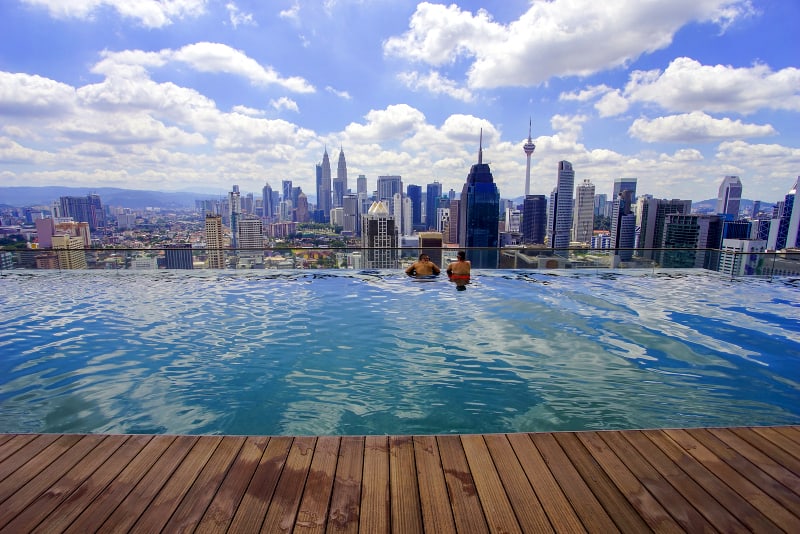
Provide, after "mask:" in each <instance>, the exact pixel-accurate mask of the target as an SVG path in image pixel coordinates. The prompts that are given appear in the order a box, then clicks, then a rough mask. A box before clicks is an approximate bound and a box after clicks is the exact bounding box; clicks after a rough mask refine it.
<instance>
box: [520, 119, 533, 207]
mask: <svg viewBox="0 0 800 534" xmlns="http://www.w3.org/2000/svg"><path fill="white" fill-rule="evenodd" d="M531 123H532V121H531V119H528V142H527V143H525V144H524V145H522V150H524V151H525V155H526V156H527V158H528V164H527V165H526V166H525V196H526V197H527V196H528V195H530V194H531V156H532V155H533V151H534V150H536V145H534V144H533V140H532V139H531Z"/></svg>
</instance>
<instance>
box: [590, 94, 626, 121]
mask: <svg viewBox="0 0 800 534" xmlns="http://www.w3.org/2000/svg"><path fill="white" fill-rule="evenodd" d="M629 105H630V104H629V103H628V100H627V99H626V98H625V97H624V96H622V94H621V93H620V91H619V90H615V91H609V92H608V93H606V94H604V95H603V96H602V98H600V100H598V101H597V103H596V104H595V105H594V107H595V109H596V110H597V111H598V113H599V114H600V116H601V117H614V116H616V115H619V114H620V113H625V112H626V111H628V107H629Z"/></svg>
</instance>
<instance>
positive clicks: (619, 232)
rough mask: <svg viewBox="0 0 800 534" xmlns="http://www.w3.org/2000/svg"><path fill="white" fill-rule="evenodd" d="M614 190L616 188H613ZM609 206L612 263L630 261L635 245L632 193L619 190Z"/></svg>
mask: <svg viewBox="0 0 800 534" xmlns="http://www.w3.org/2000/svg"><path fill="white" fill-rule="evenodd" d="M615 189H616V188H615ZM619 191H620V192H619V194H618V196H617V198H616V199H615V200H614V202H613V204H612V206H611V248H613V249H614V263H613V264H612V266H616V263H617V262H618V261H630V260H631V258H633V247H634V245H635V244H636V214H635V213H633V210H632V206H633V204H632V198H633V194H634V192H633V191H631V190H630V189H620V190H619Z"/></svg>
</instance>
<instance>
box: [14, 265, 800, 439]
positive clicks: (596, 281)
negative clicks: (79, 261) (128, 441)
mask: <svg viewBox="0 0 800 534" xmlns="http://www.w3.org/2000/svg"><path fill="white" fill-rule="evenodd" d="M0 308H2V316H1V317H0V432H107V433H180V434H269V435H275V434H283V435H298V434H420V433H425V434H428V433H451V432H460V433H472V432H513V431H546V430H581V429H624V428H657V427H692V426H730V425H771V424H798V423H800V281H798V280H791V279H785V278H784V279H775V280H772V281H769V280H763V279H737V280H730V279H728V278H725V277H720V276H718V275H717V274H716V273H708V272H703V271H685V272H668V273H653V272H647V273H644V272H635V271H613V272H605V273H596V272H593V273H580V272H573V271H561V272H553V273H543V272H541V271H487V272H481V273H478V276H476V277H475V279H474V280H473V283H471V284H470V285H469V286H468V290H467V291H461V292H459V291H456V290H455V287H454V286H453V285H451V284H450V283H449V282H448V281H447V280H446V279H444V278H443V279H441V280H437V281H434V282H428V283H415V282H412V281H410V280H409V279H408V278H406V277H405V276H403V275H402V274H401V273H400V272H399V271H385V272H361V273H356V272H353V271H349V272H348V271H299V272H275V271H273V272H270V271H256V272H254V271H250V272H232V271H231V272H222V271H217V272H215V271H183V272H179V271H160V272H152V271H151V272H136V271H108V272H98V271H73V272H61V273H59V272H55V271H51V272H46V271H11V272H9V271H6V272H4V273H0Z"/></svg>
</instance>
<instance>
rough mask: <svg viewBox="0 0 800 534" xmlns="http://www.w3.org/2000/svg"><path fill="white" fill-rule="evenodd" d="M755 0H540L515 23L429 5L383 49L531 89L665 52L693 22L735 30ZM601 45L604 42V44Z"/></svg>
mask: <svg viewBox="0 0 800 534" xmlns="http://www.w3.org/2000/svg"><path fill="white" fill-rule="evenodd" d="M749 6H750V2H749V1H748V0H673V1H671V2H641V1H639V0H616V1H614V2H596V1H595V0H553V1H550V2H533V3H532V4H531V6H530V8H529V9H528V11H527V12H526V13H524V14H523V15H522V16H521V17H520V18H519V19H518V20H516V21H513V22H511V23H510V24H508V25H503V24H500V23H498V22H495V21H494V20H493V19H492V17H491V15H490V14H489V13H488V12H487V11H485V10H483V9H481V10H478V12H477V13H476V14H474V15H473V14H472V13H471V12H469V11H462V10H461V9H460V8H459V7H458V6H456V5H455V4H451V5H450V6H444V5H438V4H431V3H428V2H422V3H420V4H419V5H418V6H417V9H416V11H415V12H414V14H413V15H412V16H411V19H410V21H409V30H408V31H407V32H406V33H405V34H403V35H402V36H395V37H391V38H389V39H388V40H386V41H385V43H384V52H385V53H386V54H387V55H394V56H398V57H402V58H406V59H409V60H412V61H418V62H423V63H427V64H429V65H432V66H434V67H444V66H448V65H453V64H454V63H456V62H457V61H459V60H466V61H468V62H470V67H469V71H468V76H467V79H468V86H469V87H470V88H472V89H476V88H493V87H503V86H526V85H536V84H540V83H543V82H545V81H546V80H548V79H549V78H551V77H553V76H569V75H579V76H587V75H589V74H592V73H596V72H600V71H602V70H606V69H609V68H614V67H618V66H621V65H625V64H627V63H629V62H630V61H632V60H634V59H636V58H637V57H639V56H640V55H642V54H644V53H648V52H653V51H655V50H659V49H662V48H664V47H666V46H667V45H669V44H670V43H671V42H672V38H673V36H674V34H675V33H676V32H677V31H678V30H679V29H680V28H681V27H683V26H684V25H686V24H688V23H690V22H696V21H699V22H705V21H708V22H715V23H718V24H721V25H728V24H730V23H731V22H732V21H733V20H735V19H736V18H737V17H740V16H743V15H745V14H747V13H749V12H750V11H751V8H750V7H749ZM598 43H603V45H602V46H598V45H597V44H598Z"/></svg>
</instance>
